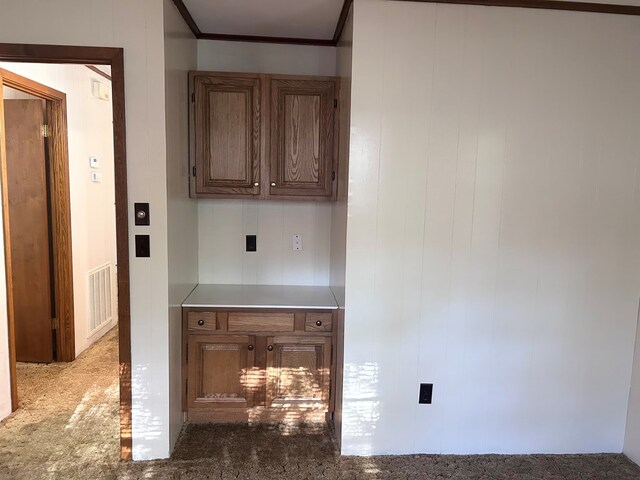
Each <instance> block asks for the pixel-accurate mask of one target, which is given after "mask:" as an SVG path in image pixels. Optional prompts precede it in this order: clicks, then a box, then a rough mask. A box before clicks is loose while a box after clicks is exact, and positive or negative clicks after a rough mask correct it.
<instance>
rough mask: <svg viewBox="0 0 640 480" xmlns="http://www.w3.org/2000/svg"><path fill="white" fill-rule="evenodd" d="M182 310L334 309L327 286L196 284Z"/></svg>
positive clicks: (333, 299)
mask: <svg viewBox="0 0 640 480" xmlns="http://www.w3.org/2000/svg"><path fill="white" fill-rule="evenodd" d="M182 306H183V307H214V308H302V309H321V308H322V309H336V308H338V304H337V302H336V299H335V297H334V296H333V293H332V292H331V289H330V288H329V287H302V286H280V285H217V284H207V283H204V284H203V283H201V284H199V285H198V286H197V287H196V288H195V289H194V290H193V292H191V294H190V295H189V296H188V297H187V298H186V299H185V301H184V302H183V303H182Z"/></svg>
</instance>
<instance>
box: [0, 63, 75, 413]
mask: <svg viewBox="0 0 640 480" xmlns="http://www.w3.org/2000/svg"><path fill="white" fill-rule="evenodd" d="M0 82H1V83H2V85H3V88H2V90H1V91H0V101H1V103H2V106H0V113H1V112H3V114H4V139H5V142H4V145H5V155H4V162H3V192H4V196H5V204H4V209H3V214H4V215H3V216H4V225H5V257H6V259H7V262H6V263H7V264H10V265H11V272H10V274H9V272H7V273H8V274H7V295H9V296H11V304H12V305H13V314H12V317H13V321H12V324H13V332H10V339H9V340H10V342H12V343H13V349H14V350H15V356H16V360H17V361H18V362H39V363H50V362H53V361H67V362H68V361H73V360H74V359H75V345H74V331H75V329H74V312H73V283H72V278H71V272H72V267H71V256H72V255H71V236H70V235H69V233H68V232H70V231H71V220H70V205H69V174H68V160H67V155H66V154H65V152H66V151H67V147H66V146H67V121H66V114H65V107H66V96H65V94H64V93H61V92H58V91H56V90H53V89H51V88H48V87H46V86H44V85H42V84H39V83H37V82H34V81H33V80H30V79H27V78H25V77H21V76H19V75H16V74H15V73H13V72H10V71H7V70H5V69H2V68H0ZM54 117H55V118H54ZM54 124H55V128H53V127H52V125H54ZM0 134H2V133H1V132H0ZM54 217H55V220H54ZM11 333H12V334H11ZM12 392H13V397H14V398H13V399H12V407H13V408H12V409H13V410H15V409H16V408H17V398H16V397H15V389H12Z"/></svg>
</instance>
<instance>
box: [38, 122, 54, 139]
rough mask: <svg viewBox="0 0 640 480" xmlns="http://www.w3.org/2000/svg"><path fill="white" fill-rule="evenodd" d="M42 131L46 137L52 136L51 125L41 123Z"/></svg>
mask: <svg viewBox="0 0 640 480" xmlns="http://www.w3.org/2000/svg"><path fill="white" fill-rule="evenodd" d="M40 133H41V134H42V136H43V137H44V138H49V137H50V136H51V127H50V126H49V125H40Z"/></svg>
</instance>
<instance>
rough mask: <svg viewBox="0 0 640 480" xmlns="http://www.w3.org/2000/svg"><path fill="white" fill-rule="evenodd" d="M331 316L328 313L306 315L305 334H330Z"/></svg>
mask: <svg viewBox="0 0 640 480" xmlns="http://www.w3.org/2000/svg"><path fill="white" fill-rule="evenodd" d="M332 318H333V315H331V314H330V313H311V312H309V313H307V315H306V317H305V321H304V331H305V332H330V331H331V327H332Z"/></svg>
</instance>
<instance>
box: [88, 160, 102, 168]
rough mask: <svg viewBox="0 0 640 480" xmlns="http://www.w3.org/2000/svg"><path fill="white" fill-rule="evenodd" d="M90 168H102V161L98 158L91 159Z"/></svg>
mask: <svg viewBox="0 0 640 480" xmlns="http://www.w3.org/2000/svg"><path fill="white" fill-rule="evenodd" d="M89 166H90V167H91V168H98V167H100V159H99V158H98V157H89Z"/></svg>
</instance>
